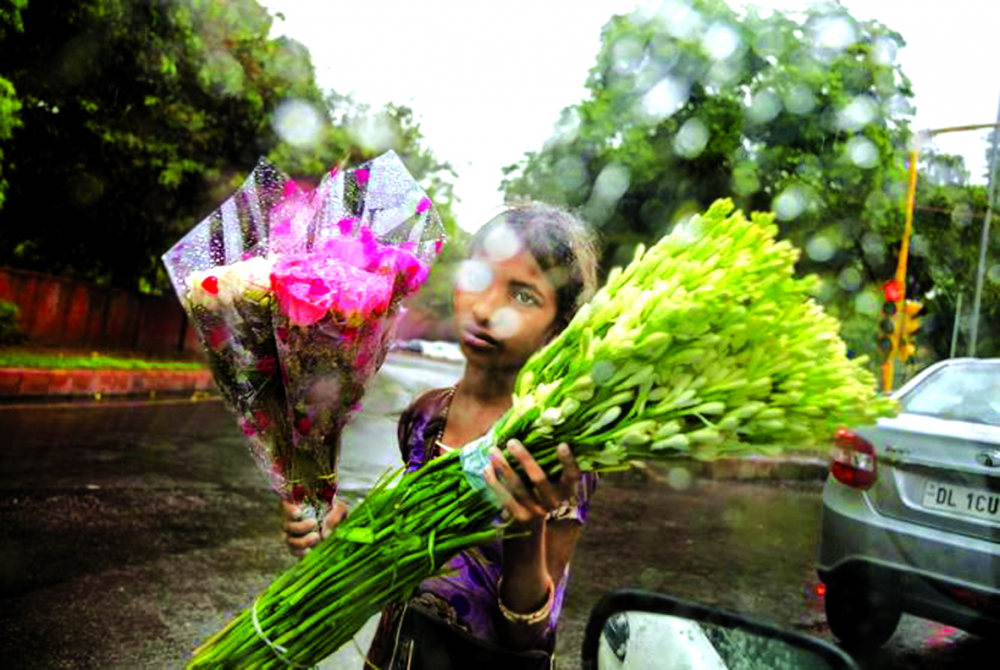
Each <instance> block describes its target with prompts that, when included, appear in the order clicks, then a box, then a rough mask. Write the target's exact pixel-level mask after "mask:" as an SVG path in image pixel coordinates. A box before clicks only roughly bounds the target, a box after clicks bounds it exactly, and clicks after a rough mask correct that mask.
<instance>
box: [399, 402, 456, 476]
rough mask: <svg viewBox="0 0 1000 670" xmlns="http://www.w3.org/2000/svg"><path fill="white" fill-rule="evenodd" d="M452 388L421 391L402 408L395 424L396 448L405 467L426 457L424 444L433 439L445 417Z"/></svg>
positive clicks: (417, 463)
mask: <svg viewBox="0 0 1000 670" xmlns="http://www.w3.org/2000/svg"><path fill="white" fill-rule="evenodd" d="M452 392H453V389H452V388H450V387H449V388H438V389H430V390H429V391H424V392H423V393H421V394H420V395H418V396H417V397H416V398H415V399H414V400H413V402H411V403H410V405H409V407H407V408H406V409H405V410H403V414H402V415H401V416H400V417H399V424H398V427H397V432H398V437H399V450H400V453H401V455H402V457H403V462H404V463H406V465H407V470H410V469H411V468H412V469H416V468H417V467H419V466H420V465H422V464H423V462H424V460H425V457H426V445H428V444H430V443H433V441H434V438H435V436H436V435H437V434H438V432H439V431H440V430H441V428H442V426H443V424H444V420H445V417H444V415H445V410H446V409H447V407H448V403H449V402H450V401H451V394H452Z"/></svg>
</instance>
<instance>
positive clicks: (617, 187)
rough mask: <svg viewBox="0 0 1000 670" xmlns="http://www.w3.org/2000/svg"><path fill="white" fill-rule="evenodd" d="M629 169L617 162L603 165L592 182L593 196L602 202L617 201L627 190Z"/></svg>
mask: <svg viewBox="0 0 1000 670" xmlns="http://www.w3.org/2000/svg"><path fill="white" fill-rule="evenodd" d="M628 185H629V170H628V168H627V167H625V166H624V165H621V164H619V163H610V164H609V165H605V166H604V168H603V169H602V170H601V173H600V174H599V175H597V179H596V180H595V182H594V194H593V195H594V197H595V198H596V199H598V200H601V201H604V202H609V203H613V202H618V200H619V199H620V198H621V197H622V196H623V195H625V192H626V191H628Z"/></svg>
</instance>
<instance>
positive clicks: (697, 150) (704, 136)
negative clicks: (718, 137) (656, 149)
mask: <svg viewBox="0 0 1000 670" xmlns="http://www.w3.org/2000/svg"><path fill="white" fill-rule="evenodd" d="M707 144H708V127H707V126H706V125H705V124H704V123H702V121H701V119H698V118H691V119H688V120H687V121H685V122H684V125H683V126H681V128H680V130H678V131H677V135H676V136H675V137H674V150H675V151H676V152H677V153H678V154H680V155H681V156H684V157H685V158H695V157H697V156H699V155H701V152H702V151H704V150H705V146H706V145H707Z"/></svg>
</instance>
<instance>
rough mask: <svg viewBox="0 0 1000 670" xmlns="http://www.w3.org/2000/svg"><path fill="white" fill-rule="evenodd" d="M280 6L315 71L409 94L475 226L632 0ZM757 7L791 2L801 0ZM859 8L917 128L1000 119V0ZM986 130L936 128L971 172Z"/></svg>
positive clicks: (279, 24) (362, 0)
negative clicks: (888, 55)
mask: <svg viewBox="0 0 1000 670" xmlns="http://www.w3.org/2000/svg"><path fill="white" fill-rule="evenodd" d="M261 3H262V4H263V5H264V6H266V7H268V8H269V9H270V10H271V11H272V13H275V12H281V13H283V14H284V16H285V20H284V21H281V20H276V21H275V27H274V31H273V35H275V36H276V35H280V34H287V35H288V36H290V37H292V38H294V39H296V40H298V41H300V42H302V43H303V44H305V45H306V46H307V47H308V48H309V51H310V53H311V54H312V60H313V64H314V66H315V68H316V74H317V79H318V83H319V85H320V86H321V87H323V88H333V89H334V90H336V91H337V92H338V93H342V94H346V93H353V94H354V96H355V98H356V99H357V100H359V101H361V102H368V103H371V104H373V105H375V106H378V105H381V104H384V103H387V102H394V103H398V104H405V105H408V106H410V107H411V108H412V109H413V111H414V113H415V114H416V116H417V118H418V119H419V121H420V125H421V130H422V131H423V133H424V135H425V136H426V138H427V143H428V146H429V147H430V148H431V149H432V150H433V151H434V153H435V155H436V156H438V157H439V158H440V159H444V160H448V161H450V162H451V163H452V164H453V165H454V166H455V167H456V169H457V171H458V173H459V178H458V180H457V183H456V193H457V195H458V196H459V197H460V198H461V199H462V202H461V203H459V204H458V205H457V206H456V208H455V210H456V214H457V216H458V220H459V223H460V224H461V225H462V226H463V227H465V228H467V229H470V230H472V229H475V228H476V227H478V226H479V225H480V224H481V223H482V222H483V221H485V219H486V218H488V216H489V214H490V211H491V210H492V209H493V208H494V207H496V206H497V205H499V204H500V203H501V201H502V195H501V194H500V193H499V192H498V191H497V187H498V185H499V182H500V179H501V177H502V175H501V172H500V169H501V168H502V167H503V166H505V165H510V164H511V163H514V162H516V161H518V160H519V159H520V158H521V157H522V156H523V154H524V152H526V151H533V150H537V149H539V148H540V147H541V146H542V144H543V143H544V142H545V140H546V139H547V138H548V137H549V135H550V134H551V132H552V127H553V124H554V123H555V121H556V120H557V118H558V114H559V111H560V110H561V109H563V108H564V107H566V106H568V105H571V104H574V103H577V102H579V101H580V100H581V99H582V98H583V96H584V94H585V90H584V88H583V84H584V81H585V80H586V77H587V72H588V70H589V69H590V67H591V66H592V65H593V63H594V59H595V57H596V55H597V52H598V49H599V47H600V30H601V27H602V26H603V25H604V23H605V22H606V21H607V20H608V19H609V18H610V17H611V15H612V14H615V13H627V12H629V11H631V10H632V9H633V8H634V7H635V6H636V0H503V1H502V2H501V1H499V0H483V1H481V2H479V1H476V2H474V1H471V0H423V1H416V2H413V1H407V0H351V1H347V0H261ZM753 4H756V5H758V6H768V7H780V8H785V9H795V8H801V7H803V6H805V3H803V2H797V1H795V0H759V1H758V2H755V3H753ZM842 4H844V5H845V6H846V7H847V8H848V10H849V11H850V13H851V15H852V16H854V17H855V18H856V19H861V20H864V19H869V18H873V19H877V20H879V21H881V22H882V23H884V24H886V25H887V26H889V27H890V28H891V29H893V30H896V31H897V32H899V33H900V34H902V35H903V37H904V39H905V40H906V41H907V46H906V47H905V48H904V49H902V50H901V51H900V53H899V56H898V58H899V60H900V62H901V64H902V67H903V71H904V72H905V73H906V75H907V76H908V77H909V78H910V80H911V81H912V83H913V87H914V91H915V104H916V107H917V113H916V117H915V122H914V124H913V125H912V127H914V128H917V129H919V128H940V127H945V126H955V125H965V124H974V123H992V122H993V121H995V119H996V115H997V106H998V103H1000V68H998V67H996V66H995V63H997V62H998V61H1000V53H998V51H997V47H996V44H997V36H998V34H1000V20H998V19H1000V2H997V1H996V0H949V1H948V2H947V3H941V2H939V1H938V2H931V1H930V0H911V1H910V2H899V1H898V0H845V1H844V2H842ZM983 134H984V133H983V132H970V133H961V134H953V135H943V136H940V137H939V139H938V141H937V146H938V148H939V149H940V150H941V151H945V152H949V153H960V154H962V155H964V156H965V157H966V163H967V165H968V167H969V168H970V169H971V171H972V173H973V179H974V180H975V181H982V179H981V178H980V177H981V175H983V174H984V173H985V171H986V162H985V149H986V144H985V142H983V140H982V137H983Z"/></svg>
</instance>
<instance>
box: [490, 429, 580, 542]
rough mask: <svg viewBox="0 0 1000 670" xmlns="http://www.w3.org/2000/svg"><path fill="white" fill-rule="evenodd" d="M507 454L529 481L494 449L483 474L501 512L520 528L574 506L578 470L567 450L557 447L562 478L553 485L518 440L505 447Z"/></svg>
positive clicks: (578, 477) (565, 447) (560, 446)
mask: <svg viewBox="0 0 1000 670" xmlns="http://www.w3.org/2000/svg"><path fill="white" fill-rule="evenodd" d="M507 451H508V452H509V453H510V455H511V456H513V457H514V458H515V459H516V460H517V462H518V463H520V465H521V468H522V469H523V470H524V474H525V475H526V476H527V478H528V481H527V482H525V481H524V478H523V477H520V476H518V474H517V473H516V472H514V469H513V468H512V467H511V466H510V463H508V462H507V459H505V458H504V456H503V452H501V451H500V450H499V449H497V448H496V447H494V448H492V449H491V450H490V464H489V465H487V466H486V470H485V472H484V473H483V474H484V477H485V478H486V483H487V484H489V485H490V487H491V488H492V489H493V491H494V492H495V493H496V494H497V496H498V497H499V498H500V502H501V504H502V505H503V506H504V509H505V510H506V511H507V512H508V513H509V514H510V515H511V517H513V519H514V520H515V522H516V523H518V524H520V525H530V524H532V523H535V522H538V521H542V520H544V519H545V517H546V516H548V514H549V513H550V512H552V511H553V510H555V509H556V508H558V507H559V506H560V505H561V504H563V503H564V502H567V501H568V502H570V503H571V504H577V503H576V500H577V498H576V493H577V484H579V483H580V467H579V466H578V465H577V464H576V459H574V458H573V453H572V452H571V451H570V449H569V446H568V445H566V444H560V445H559V446H558V447H557V448H556V454H557V455H558V457H559V460H560V461H561V462H562V466H563V470H562V476H561V477H560V478H559V481H558V482H555V483H552V482H550V481H549V479H548V477H547V476H546V475H545V471H544V470H542V467H541V466H540V465H538V463H537V462H536V461H535V459H534V458H533V457H532V456H531V453H530V452H529V451H528V450H527V449H525V448H524V445H522V444H521V443H520V442H518V441H517V440H511V441H510V442H508V443H507Z"/></svg>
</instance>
